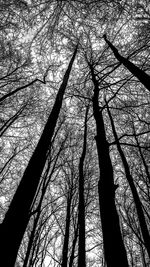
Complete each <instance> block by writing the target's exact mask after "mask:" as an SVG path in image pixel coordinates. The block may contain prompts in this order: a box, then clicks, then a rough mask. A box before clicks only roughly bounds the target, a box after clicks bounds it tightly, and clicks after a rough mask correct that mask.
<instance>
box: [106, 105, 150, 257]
mask: <svg viewBox="0 0 150 267" xmlns="http://www.w3.org/2000/svg"><path fill="white" fill-rule="evenodd" d="M107 111H108V115H109V118H110V122H111V127H112V131H113V134H114V137H115V141H116V145H117V149H118V152H119V154H120V157H121V160H122V163H123V166H124V170H125V174H126V178H127V181H128V183H129V186H130V189H131V192H132V195H133V199H134V203H135V207H136V211H137V216H138V220H139V224H140V228H141V233H142V236H143V241H144V244H145V247H146V249H147V253H148V256H149V258H150V235H149V231H148V228H147V224H146V220H145V216H144V212H143V208H142V203H141V201H140V198H139V195H138V192H137V189H136V187H135V185H134V182H133V177H132V175H131V174H130V168H129V165H128V162H127V160H126V157H125V155H124V153H123V150H122V148H121V145H120V143H119V141H118V136H117V132H116V129H115V125H114V122H113V119H112V116H111V113H110V110H109V107H108V106H107Z"/></svg>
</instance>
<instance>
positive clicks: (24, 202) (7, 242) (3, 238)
mask: <svg viewBox="0 0 150 267" xmlns="http://www.w3.org/2000/svg"><path fill="white" fill-rule="evenodd" d="M77 48H78V45H77V46H76V48H75V51H74V53H73V56H72V58H71V60H70V63H69V66H68V68H67V70H66V73H65V75H64V78H63V82H62V84H61V86H60V88H59V91H58V93H57V96H56V100H55V103H54V106H53V108H52V111H51V113H50V116H49V118H48V120H47V123H46V125H45V128H44V130H43V133H42V135H41V137H40V140H39V142H38V144H37V147H36V148H35V151H34V153H33V155H32V157H31V158H30V161H29V163H28V166H27V168H26V170H25V172H24V175H23V177H22V180H21V182H20V184H19V186H18V188H17V190H16V193H15V195H14V197H13V199H12V202H11V204H10V206H9V209H8V211H7V213H6V215H5V218H4V221H3V223H2V224H1V226H0V251H1V256H0V261H1V263H2V262H5V266H7V267H14V265H15V261H16V257H17V252H18V249H19V246H20V244H21V241H22V238H23V235H24V232H25V230H26V227H27V224H28V221H29V219H30V207H31V205H32V201H33V199H34V196H35V193H36V190H37V187H38V184H39V181H40V178H41V174H42V171H43V168H44V165H45V162H46V158H47V151H48V149H49V148H50V144H51V140H52V137H53V134H54V130H55V126H56V123H57V119H58V116H59V113H60V109H61V106H62V100H63V95H64V92H65V89H66V86H67V82H68V79H69V75H70V72H71V69H72V65H73V62H74V59H75V56H76V53H77Z"/></svg>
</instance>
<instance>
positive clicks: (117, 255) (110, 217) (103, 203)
mask: <svg viewBox="0 0 150 267" xmlns="http://www.w3.org/2000/svg"><path fill="white" fill-rule="evenodd" d="M89 68H90V70H91V76H92V81H93V85H94V95H93V114H94V118H95V122H96V137H95V139H96V145H97V152H98V159H99V167H100V180H99V184H98V192H99V203H100V215H101V223H102V232H103V242H104V254H105V259H106V262H107V266H108V267H110V266H118V267H119V266H120V265H122V266H126V267H127V266H128V261H127V255H126V250H125V247H124V244H123V240H122V235H121V230H120V225H119V217H118V214H117V210H116V205H115V189H116V188H115V184H114V178H113V167H112V163H111V159H110V155H109V144H108V141H107V140H106V133H105V126H104V121H103V117H102V111H101V110H100V107H99V102H98V101H99V100H98V99H99V84H98V81H97V80H96V77H95V73H94V69H93V66H92V64H91V63H89Z"/></svg>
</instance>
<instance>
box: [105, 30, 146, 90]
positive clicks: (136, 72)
mask: <svg viewBox="0 0 150 267" xmlns="http://www.w3.org/2000/svg"><path fill="white" fill-rule="evenodd" d="M103 37H104V40H105V41H106V43H107V44H108V45H109V47H110V48H111V50H112V51H113V53H114V56H115V57H116V58H117V59H118V61H119V62H120V63H122V64H123V65H124V66H125V67H126V68H127V69H128V70H129V71H130V72H131V73H132V74H133V75H134V76H135V77H136V78H137V79H138V80H139V81H140V82H141V83H142V84H143V85H144V86H145V87H146V88H147V89H148V90H149V91H150V76H149V75H148V74H147V73H145V72H144V71H143V70H141V69H139V68H138V67H137V66H136V65H134V64H133V63H132V62H131V61H129V60H128V59H127V58H124V57H123V56H121V55H120V54H119V52H118V50H117V48H116V47H115V46H114V45H113V44H112V43H111V42H110V41H108V39H107V37H106V35H104V36H103Z"/></svg>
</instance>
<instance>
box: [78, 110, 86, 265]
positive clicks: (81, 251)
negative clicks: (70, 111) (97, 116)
mask: <svg viewBox="0 0 150 267" xmlns="http://www.w3.org/2000/svg"><path fill="white" fill-rule="evenodd" d="M88 109H89V107H87V109H86V114H85V122H84V140H83V150H82V154H81V157H80V162H79V208H78V209H79V210H78V222H79V245H78V267H80V266H82V267H86V254H85V201H84V173H83V169H84V160H85V156H86V142H87V141H86V139H87V116H88Z"/></svg>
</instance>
